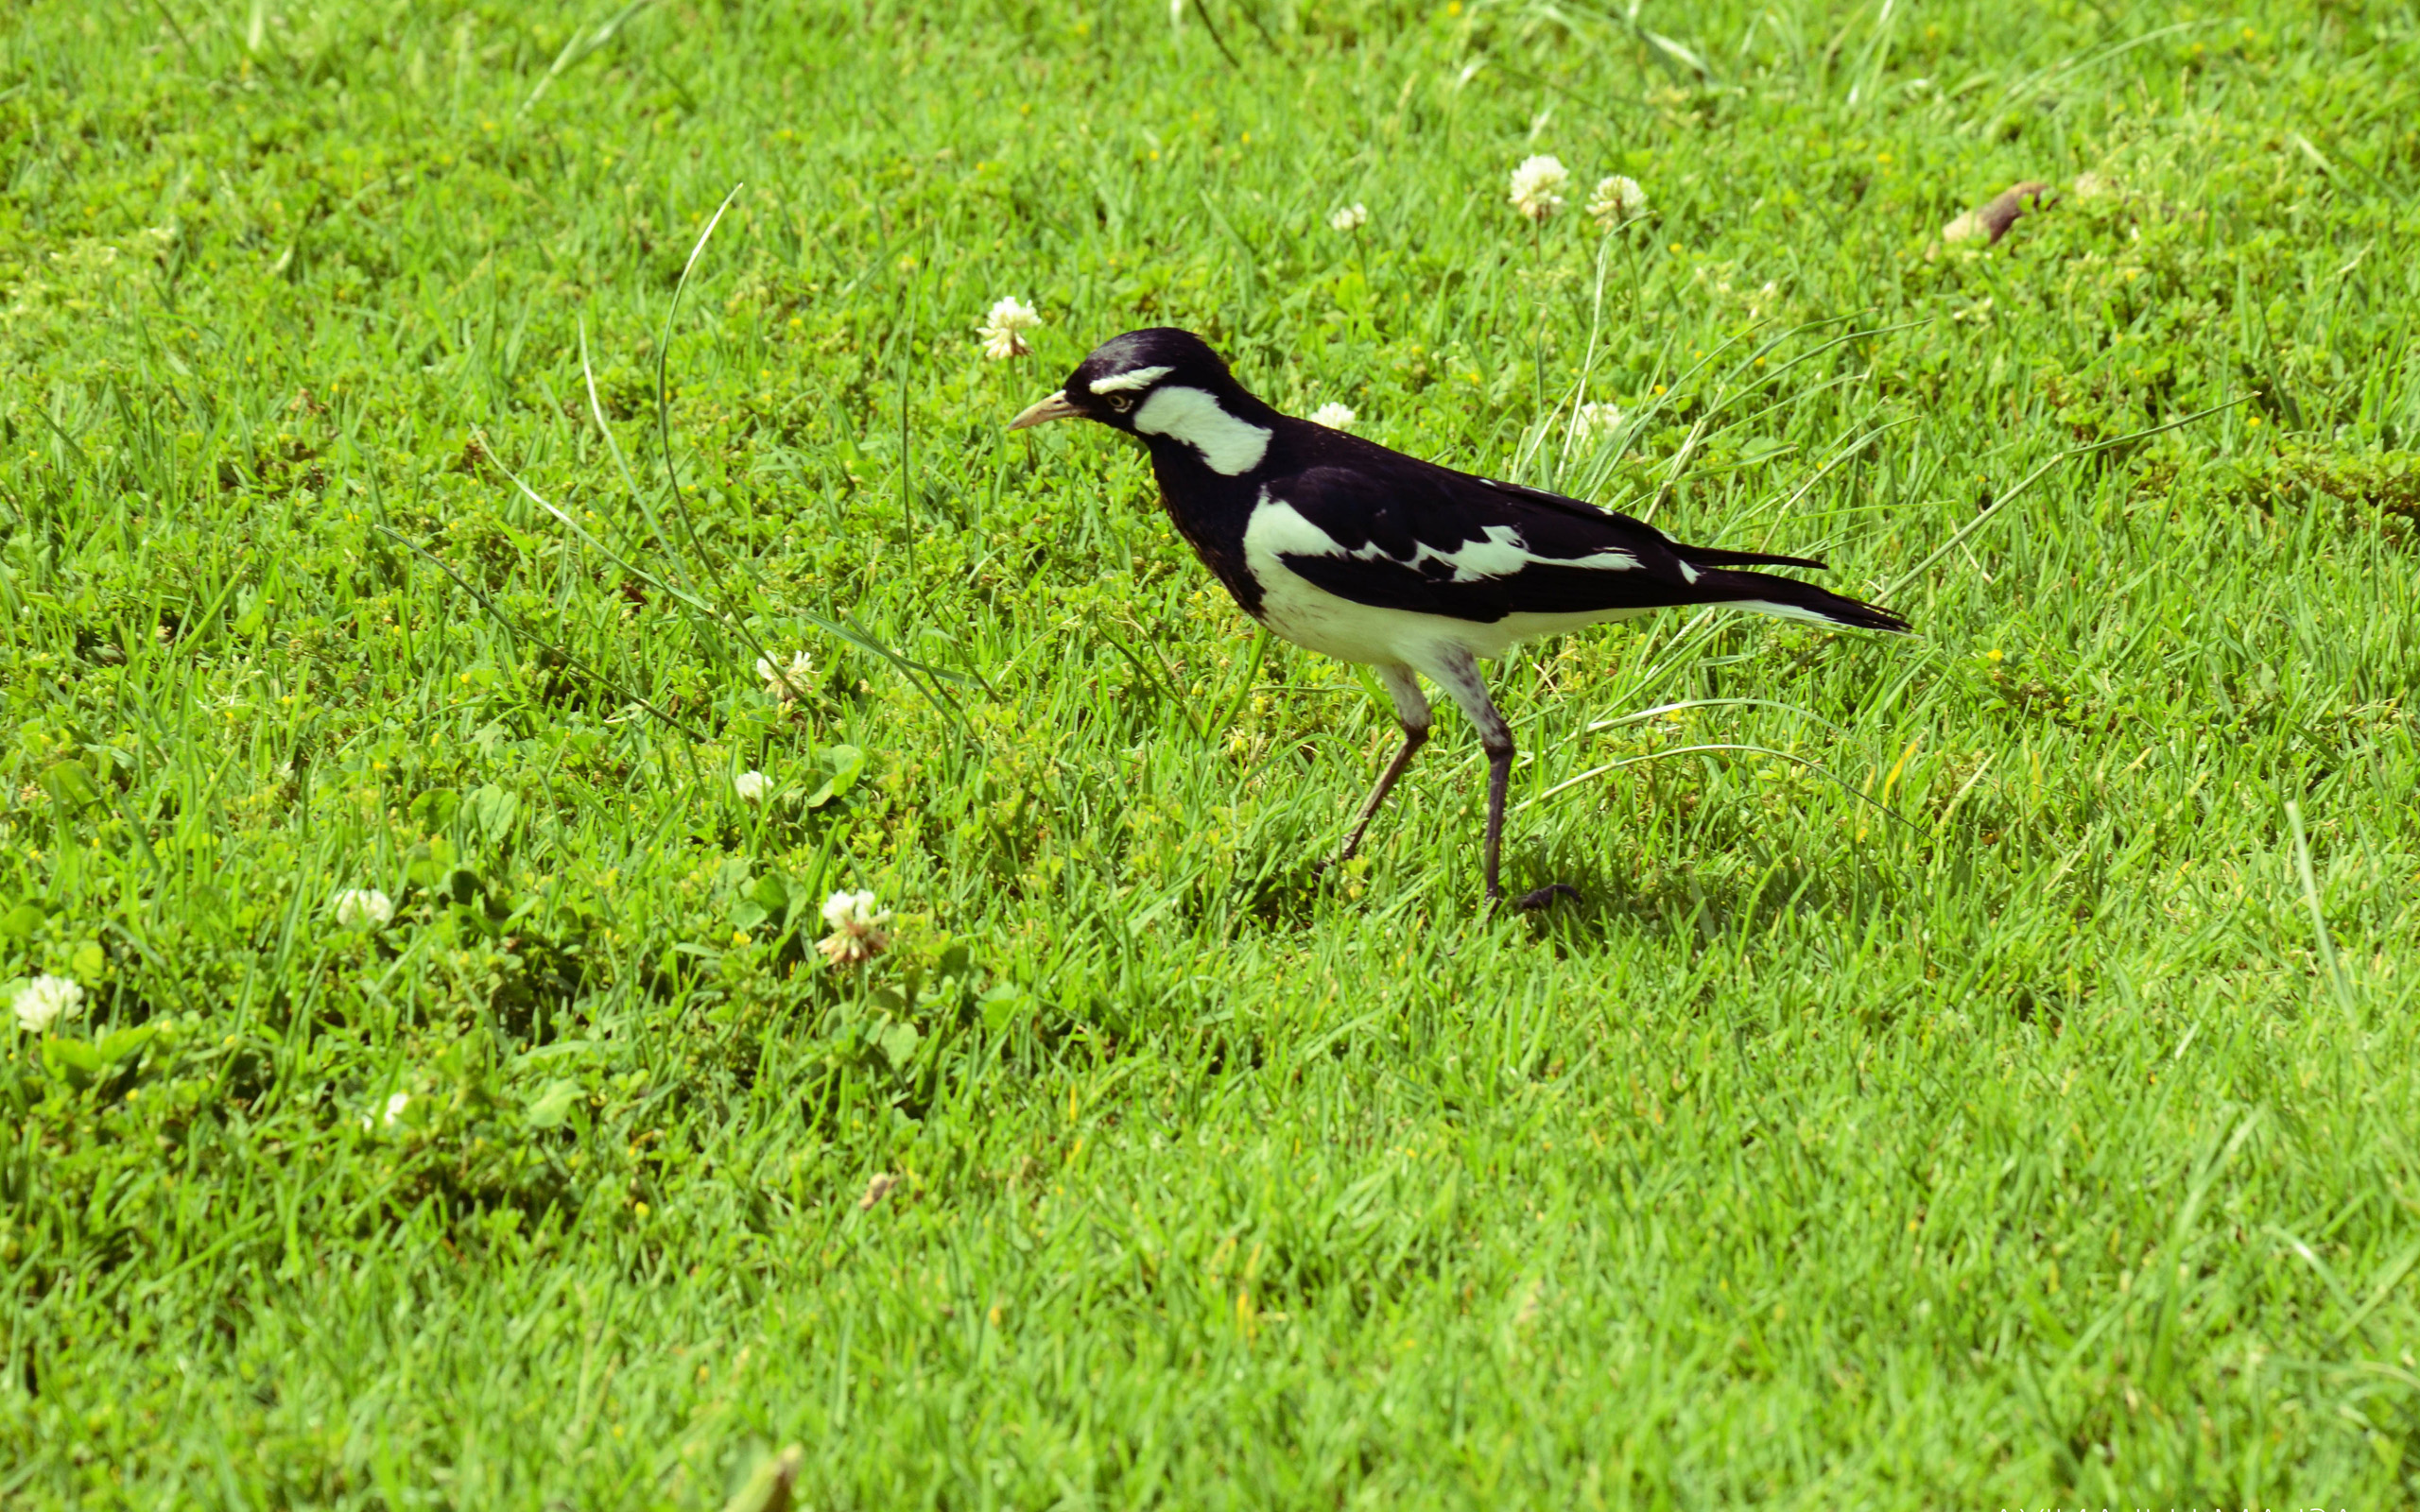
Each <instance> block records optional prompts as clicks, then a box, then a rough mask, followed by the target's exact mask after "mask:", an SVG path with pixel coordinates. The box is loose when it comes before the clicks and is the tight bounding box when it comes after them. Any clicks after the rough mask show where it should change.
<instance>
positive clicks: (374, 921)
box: [337, 887, 395, 929]
mask: <svg viewBox="0 0 2420 1512" xmlns="http://www.w3.org/2000/svg"><path fill="white" fill-rule="evenodd" d="M394 918H395V904H394V901H393V900H392V899H390V898H389V897H388V896H387V895H386V894H385V893H383V892H380V891H379V890H378V889H377V888H375V887H347V888H346V889H345V890H344V891H342V892H340V893H338V894H337V925H338V927H340V928H343V929H355V928H358V927H360V926H361V925H363V924H368V925H369V926H370V927H371V928H372V929H384V928H386V927H387V926H388V924H389V923H391V922H392V921H393V920H394Z"/></svg>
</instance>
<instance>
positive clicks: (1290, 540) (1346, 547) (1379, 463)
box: [1262, 447, 1730, 624]
mask: <svg viewBox="0 0 2420 1512" xmlns="http://www.w3.org/2000/svg"><path fill="white" fill-rule="evenodd" d="M1369 453H1376V454H1377V455H1369ZM1369 453H1364V454H1363V455H1358V456H1354V457H1352V458H1350V459H1349V460H1342V461H1339V462H1337V463H1334V464H1330V465H1322V466H1318V467H1311V468H1306V469H1304V470H1303V471H1301V472H1294V473H1291V474H1288V475H1286V476H1282V477H1277V478H1272V479H1271V480H1269V481H1268V482H1267V483H1266V484H1265V485H1264V488H1265V490H1266V493H1265V499H1266V501H1267V502H1266V503H1265V504H1263V505H1262V507H1263V508H1276V507H1291V509H1292V510H1293V512H1294V513H1295V514H1296V515H1299V516H1300V517H1301V520H1302V522H1303V524H1306V525H1308V526H1309V527H1310V528H1309V529H1303V528H1301V527H1300V526H1296V525H1294V524H1292V522H1287V524H1288V528H1287V529H1285V530H1283V531H1272V532H1271V545H1272V546H1273V547H1275V548H1276V550H1277V554H1278V558H1279V560H1280V561H1282V562H1283V563H1284V564H1285V565H1286V566H1287V567H1288V569H1290V570H1291V571H1293V572H1294V573H1296V574H1297V575H1299V576H1302V577H1305V578H1306V579H1308V580H1309V581H1311V582H1312V583H1315V584H1317V585H1318V586H1319V587H1321V588H1323V589H1325V590H1327V591H1328V592H1329V593H1334V594H1336V595H1337V596H1338V597H1340V598H1346V599H1351V600H1352V601H1354V602H1355V603H1358V604H1369V605H1373V606H1375V607H1378V608H1384V609H1401V610H1413V611H1415V612H1419V613H1426V614H1442V615H1445V616H1448V617H1450V618H1453V619H1460V620H1473V621H1477V622H1479V623H1482V624H1490V623H1493V622H1495V621H1496V620H1500V619H1502V618H1503V617H1504V616H1505V615H1507V614H1510V613H1516V612H1517V613H1539V614H1556V613H1585V612H1590V611H1594V610H1614V609H1629V608H1638V609H1652V608H1660V607H1662V606H1665V605H1669V604H1687V603H1696V602H1701V601H1703V600H1704V599H1706V598H1710V597H1716V596H1720V595H1717V594H1711V593H1698V592H1696V591H1695V590H1696V588H1697V585H1698V583H1699V582H1700V581H1701V579H1702V578H1703V574H1702V573H1700V572H1699V571H1698V569H1697V566H1696V564H1695V563H1693V562H1692V561H1691V560H1690V559H1689V558H1690V557H1691V556H1692V555H1693V553H1692V552H1691V550H1690V548H1688V547H1685V546H1677V545H1676V544H1675V543H1674V542H1673V541H1670V540H1668V539H1667V538H1666V536H1665V535H1664V533H1663V532H1662V531H1660V530H1657V529H1656V528H1655V527H1654V526H1652V525H1651V524H1647V523H1646V522H1644V521H1641V520H1634V519H1632V518H1630V517H1629V516H1627V515H1619V514H1615V513H1612V512H1611V511H1609V510H1604V509H1599V508H1598V507H1596V506H1594V505H1590V504H1583V503H1582V502H1581V501H1579V500H1577V499H1566V498H1564V497H1563V496H1562V495H1560V494H1554V493H1547V492H1545V491H1543V490H1537V489H1525V488H1521V487H1519V486H1517V485H1515V484H1510V483H1497V482H1495V481H1494V480H1492V479H1488V478H1479V477H1473V476H1471V475H1469V474H1468V473H1462V472H1453V471H1451V470H1449V469H1445V468H1441V467H1436V466H1433V465H1431V464H1428V463H1424V462H1419V461H1416V460H1414V459H1412V458H1410V457H1405V456H1401V455H1397V454H1393V453H1388V452H1384V451H1382V450H1380V449H1379V448H1376V447H1371V448H1369ZM1725 555H1730V554H1725Z"/></svg>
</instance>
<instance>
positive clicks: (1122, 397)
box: [1109, 394, 1134, 415]
mask: <svg viewBox="0 0 2420 1512" xmlns="http://www.w3.org/2000/svg"><path fill="white" fill-rule="evenodd" d="M1109 407H1110V408H1112V409H1114V410H1115V411H1117V412H1118V413H1119V414H1121V415H1123V414H1125V413H1126V412H1127V411H1128V410H1130V409H1132V408H1133V407H1134V396H1133V395H1132V394H1112V395H1110V396H1109Z"/></svg>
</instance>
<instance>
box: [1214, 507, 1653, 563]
mask: <svg viewBox="0 0 2420 1512" xmlns="http://www.w3.org/2000/svg"><path fill="white" fill-rule="evenodd" d="M1244 547H1245V550H1246V552H1247V553H1249V552H1251V551H1252V550H1253V549H1255V548H1257V549H1259V550H1263V551H1267V552H1269V553H1271V555H1274V556H1287V557H1334V558H1339V559H1341V560H1357V561H1384V562H1392V563H1393V564H1395V565H1396V566H1398V567H1409V568H1410V569H1411V570H1412V571H1414V572H1419V571H1421V570H1422V569H1423V568H1424V567H1425V566H1426V565H1427V564H1428V563H1429V562H1432V561H1440V562H1443V563H1444V564H1446V565H1447V566H1449V567H1451V568H1452V569H1453V570H1454V576H1453V578H1452V579H1451V580H1452V581H1454V582H1457V583H1476V582H1478V581H1479V580H1480V579H1481V578H1486V577H1512V576H1516V575H1518V574H1519V573H1521V572H1523V571H1526V570H1527V569H1529V568H1531V567H1591V568H1598V569H1601V570H1604V571H1608V572H1617V573H1618V572H1628V571H1629V570H1631V569H1632V568H1634V567H1635V566H1637V565H1638V558H1636V557H1634V556H1632V555H1631V554H1630V553H1629V552H1626V551H1612V550H1607V551H1599V552H1596V553H1593V554H1591V555H1589V556H1586V557H1540V556H1538V555H1536V554H1535V553H1533V552H1531V551H1530V548H1529V546H1528V544H1527V543H1526V542H1524V541H1522V540H1521V532H1520V531H1518V530H1516V529H1514V528H1513V526H1511V525H1489V526H1487V527H1486V528H1485V531H1484V533H1483V534H1482V536H1481V537H1480V539H1479V540H1477V541H1464V542H1462V543H1461V545H1459V546H1457V547H1455V548H1454V549H1453V550H1451V551H1440V550H1438V549H1437V548H1436V547H1435V546H1432V545H1430V544H1429V543H1428V542H1426V541H1418V542H1415V543H1414V545H1413V547H1412V553H1411V556H1410V558H1409V559H1407V558H1402V557H1397V556H1394V555H1392V554H1391V553H1389V552H1386V551H1383V550H1381V549H1380V548H1379V547H1378V545H1377V544H1376V543H1375V542H1372V543H1371V544H1369V545H1366V546H1361V547H1357V548H1356V549H1355V550H1352V551H1347V550H1345V549H1344V547H1343V545H1342V544H1341V543H1340V542H1339V541H1337V540H1336V538H1335V537H1333V536H1330V535H1329V534H1328V533H1327V532H1326V531H1324V530H1322V529H1321V528H1320V527H1319V526H1317V525H1315V524H1311V522H1310V521H1308V520H1306V519H1305V518H1304V517H1303V512H1302V511H1301V510H1299V509H1297V508H1295V507H1293V506H1292V505H1290V504H1288V503H1287V502H1286V501H1285V500H1283V499H1277V498H1272V497H1271V495H1270V494H1269V492H1268V490H1262V492H1261V495H1260V503H1259V505H1258V507H1255V508H1254V509H1253V512H1252V520H1251V522H1250V524H1248V525H1247V526H1246V527H1245V531H1244Z"/></svg>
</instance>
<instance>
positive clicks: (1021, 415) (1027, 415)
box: [1009, 388, 1083, 431]
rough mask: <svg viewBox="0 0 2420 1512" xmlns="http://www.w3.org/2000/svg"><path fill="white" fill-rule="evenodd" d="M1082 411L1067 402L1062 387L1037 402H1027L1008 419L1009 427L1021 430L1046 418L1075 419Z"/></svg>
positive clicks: (1065, 391) (1065, 392) (1013, 429)
mask: <svg viewBox="0 0 2420 1512" xmlns="http://www.w3.org/2000/svg"><path fill="white" fill-rule="evenodd" d="M1082 414H1083V411H1082V410H1080V409H1078V408H1077V407H1076V406H1075V405H1073V404H1069V403H1068V402H1067V390H1065V389H1063V388H1062V389H1061V390H1059V391H1058V392H1057V393H1055V394H1052V395H1051V396H1050V397H1049V398H1047V399H1046V400H1044V401H1042V403H1040V404H1029V405H1027V406H1026V407H1025V408H1024V409H1023V410H1021V411H1019V412H1018V415H1017V418H1016V419H1014V420H1012V421H1009V429H1011V430H1012V431H1021V430H1023V429H1025V428H1026V427H1027V426H1029V425H1039V424H1041V423H1042V422H1043V421H1046V420H1075V419H1077V418H1079V417H1080V416H1081V415H1082Z"/></svg>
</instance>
